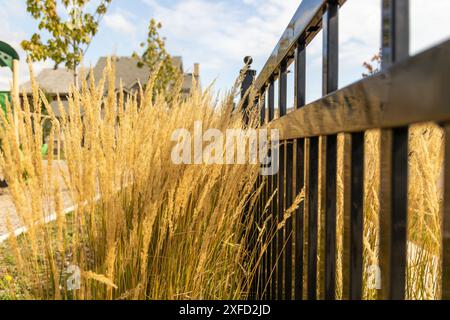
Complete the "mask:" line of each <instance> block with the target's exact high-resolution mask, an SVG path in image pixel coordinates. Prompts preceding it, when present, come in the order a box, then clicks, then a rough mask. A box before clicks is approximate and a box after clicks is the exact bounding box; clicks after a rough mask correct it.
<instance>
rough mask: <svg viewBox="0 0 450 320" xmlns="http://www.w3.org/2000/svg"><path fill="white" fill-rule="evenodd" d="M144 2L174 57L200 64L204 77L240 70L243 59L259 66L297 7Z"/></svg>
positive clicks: (251, 0) (293, 0) (266, 2)
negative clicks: (159, 26)
mask: <svg viewBox="0 0 450 320" xmlns="http://www.w3.org/2000/svg"><path fill="white" fill-rule="evenodd" d="M142 1H143V2H145V3H146V4H147V5H149V6H150V7H151V9H152V16H154V17H155V18H156V19H157V20H160V21H162V23H163V33H164V34H165V35H166V36H167V38H168V46H169V49H172V50H171V51H172V52H173V53H174V54H177V53H179V54H183V57H184V58H187V60H190V61H199V62H201V63H202V65H203V70H204V71H207V72H208V71H210V72H213V73H215V74H216V73H217V72H219V71H220V70H221V69H222V71H226V72H230V68H236V65H242V64H243V62H242V59H243V58H244V57H245V56H247V55H251V56H253V58H254V61H255V65H256V64H259V65H263V64H264V62H265V61H266V59H267V58H268V57H269V54H270V53H271V51H272V49H273V48H274V46H275V45H276V43H277V41H278V39H279V37H280V36H281V33H282V32H283V31H284V29H285V27H286V26H287V24H288V22H289V20H290V19H291V17H292V15H293V14H294V12H295V10H296V9H297V7H298V4H299V1H297V0H289V1H278V0H258V1H255V0H245V1H244V3H245V4H246V5H247V6H241V5H239V6H238V5H235V4H233V3H232V2H230V1H225V0H218V1H208V0H183V1H178V2H176V3H174V4H172V5H164V4H161V3H160V2H159V1H155V0H142ZM249 6H250V7H249ZM235 72H236V75H237V73H238V69H236V70H235ZM209 80H212V79H209ZM207 81H208V79H207Z"/></svg>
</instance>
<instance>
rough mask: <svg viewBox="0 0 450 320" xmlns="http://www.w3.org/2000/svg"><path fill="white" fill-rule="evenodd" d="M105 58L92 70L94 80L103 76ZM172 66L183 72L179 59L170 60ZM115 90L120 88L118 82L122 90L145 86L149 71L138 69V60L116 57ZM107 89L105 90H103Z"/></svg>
mask: <svg viewBox="0 0 450 320" xmlns="http://www.w3.org/2000/svg"><path fill="white" fill-rule="evenodd" d="M107 59H108V58H107V57H101V58H100V59H99V60H98V62H97V64H96V65H95V68H94V79H95V81H96V82H97V81H99V80H100V79H101V78H102V76H103V71H104V70H105V68H106V62H107ZM172 60H173V63H174V65H175V66H176V67H177V68H178V69H179V70H180V71H181V72H183V61H182V58H181V57H173V58H172ZM115 66H116V83H115V88H116V90H117V89H119V88H120V80H122V85H123V88H124V89H126V90H131V89H132V88H133V86H135V85H136V83H140V84H141V85H145V84H146V83H147V81H148V79H149V77H150V70H149V68H148V67H147V66H143V67H142V68H139V67H138V60H137V59H136V58H133V57H116V61H115ZM105 89H107V88H105Z"/></svg>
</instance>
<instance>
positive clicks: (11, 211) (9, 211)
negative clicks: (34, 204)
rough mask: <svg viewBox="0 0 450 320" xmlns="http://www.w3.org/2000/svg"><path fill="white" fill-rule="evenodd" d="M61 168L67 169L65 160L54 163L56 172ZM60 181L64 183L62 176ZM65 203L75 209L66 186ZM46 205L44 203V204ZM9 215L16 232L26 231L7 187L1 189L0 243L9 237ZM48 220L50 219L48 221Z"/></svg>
mask: <svg viewBox="0 0 450 320" xmlns="http://www.w3.org/2000/svg"><path fill="white" fill-rule="evenodd" d="M44 165H45V166H46V165H47V161H45V160H44ZM59 168H61V169H63V170H67V166H66V163H65V161H55V162H54V164H53V169H54V170H55V172H58V174H59V172H60V171H59ZM60 181H61V182H60V183H61V185H63V184H62V183H63V182H62V178H61V179H60ZM62 198H63V205H64V208H65V209H66V210H65V211H68V212H69V211H72V210H73V202H72V199H71V198H70V196H69V192H68V190H67V189H66V188H63V196H62ZM43 205H44V204H43ZM8 215H9V217H10V220H11V223H12V225H13V227H14V230H15V231H16V234H20V233H22V232H25V231H26V229H24V228H23V224H22V223H21V221H20V219H19V217H18V215H17V213H16V208H15V206H14V203H13V200H12V196H11V195H10V193H9V190H8V189H7V188H6V189H1V194H0V243H1V242H3V241H4V240H5V239H6V238H7V237H8V229H7V226H6V223H5V221H6V217H7V216H8ZM48 220H53V219H52V217H51V216H50V217H49V219H48ZM47 222H48V221H47Z"/></svg>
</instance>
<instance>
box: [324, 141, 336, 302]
mask: <svg viewBox="0 0 450 320" xmlns="http://www.w3.org/2000/svg"><path fill="white" fill-rule="evenodd" d="M326 154H327V161H326V169H325V176H326V185H325V299H328V300H334V299H335V297H336V293H335V291H336V205H337V198H336V175H337V136H335V135H334V136H329V137H328V138H327V146H326Z"/></svg>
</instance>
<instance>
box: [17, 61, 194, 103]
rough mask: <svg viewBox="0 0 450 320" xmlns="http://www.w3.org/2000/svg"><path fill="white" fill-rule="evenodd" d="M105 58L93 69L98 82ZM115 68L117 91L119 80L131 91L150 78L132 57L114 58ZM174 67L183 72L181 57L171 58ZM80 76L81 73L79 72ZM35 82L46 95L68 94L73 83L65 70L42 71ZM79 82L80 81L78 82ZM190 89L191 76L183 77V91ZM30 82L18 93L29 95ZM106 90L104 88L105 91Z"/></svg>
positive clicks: (104, 64) (68, 72)
mask: <svg viewBox="0 0 450 320" xmlns="http://www.w3.org/2000/svg"><path fill="white" fill-rule="evenodd" d="M107 59H108V58H107V57H101V58H100V59H99V60H98V62H97V64H96V65H95V68H94V79H95V81H96V82H98V81H99V80H100V79H101V78H102V76H103V71H104V69H105V68H106V62H107ZM115 59H116V61H115V63H116V64H115V67H116V83H115V89H116V90H117V89H119V87H120V80H122V84H123V87H124V89H126V90H128V91H131V89H132V88H133V87H134V86H135V85H136V84H137V83H140V84H141V85H144V84H145V83H146V82H147V80H148V78H149V77H150V70H149V68H148V67H146V66H143V67H142V68H139V67H138V66H137V62H138V61H137V59H135V58H133V57H116V58H115ZM172 60H173V63H174V65H175V66H176V67H177V68H178V69H179V70H180V71H181V72H184V70H183V60H182V58H181V57H173V58H172ZM79 74H80V75H81V72H79ZM84 74H85V75H87V76H88V72H87V71H85V73H84ZM36 80H37V82H38V84H39V87H40V88H41V89H43V90H44V91H45V92H46V93H49V94H60V95H63V94H67V93H68V92H69V88H70V85H71V84H72V83H73V74H72V72H71V71H70V70H67V69H56V70H55V69H44V70H42V71H41V73H39V75H38V76H37V77H36ZM80 82H81V80H80ZM191 88H192V74H185V75H184V84H183V89H184V90H190V89H191ZM31 89H32V88H31V82H30V81H28V82H26V83H24V84H23V85H21V86H20V91H21V92H23V90H25V92H26V93H28V94H30V93H31V92H32V90H31ZM107 89H108V87H107V86H105V91H106V90H107Z"/></svg>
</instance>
